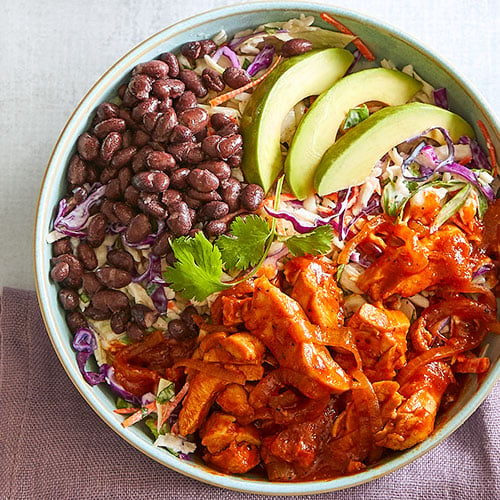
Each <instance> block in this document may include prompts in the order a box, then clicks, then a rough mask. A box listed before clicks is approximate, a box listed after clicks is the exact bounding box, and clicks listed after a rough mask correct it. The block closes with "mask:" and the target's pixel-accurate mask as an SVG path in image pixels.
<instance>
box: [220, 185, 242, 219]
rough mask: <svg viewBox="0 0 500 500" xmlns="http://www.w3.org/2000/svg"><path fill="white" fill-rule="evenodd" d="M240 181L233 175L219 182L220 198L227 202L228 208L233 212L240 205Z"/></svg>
mask: <svg viewBox="0 0 500 500" xmlns="http://www.w3.org/2000/svg"><path fill="white" fill-rule="evenodd" d="M241 189H242V188H241V183H240V181H239V180H238V179H235V178H234V177H229V179H226V180H224V181H222V182H221V188H220V190H219V191H220V194H221V196H222V199H223V200H224V201H225V202H226V203H227V204H228V206H229V210H230V211H231V212H235V211H236V210H238V208H239V206H240V200H239V198H240V194H241Z"/></svg>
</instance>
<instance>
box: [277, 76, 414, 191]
mask: <svg viewBox="0 0 500 500" xmlns="http://www.w3.org/2000/svg"><path fill="white" fill-rule="evenodd" d="M421 88H422V83H421V82H419V81H418V80H415V79H414V78H412V77H411V76H409V75H407V74H405V73H402V72H401V71H395V70H392V69H385V68H374V69H366V70H364V71H358V72H357V73H353V74H352V75H349V76H346V77H344V78H342V79H340V80H339V81H338V82H337V83H336V84H335V85H333V87H331V88H330V89H329V90H327V91H326V92H324V93H323V94H321V95H320V96H319V97H318V99H316V101H314V104H313V105H312V106H311V107H310V108H309V111H308V112H307V113H306V115H305V116H304V118H303V119H302V120H301V122H300V124H299V126H298V127H297V131H296V132H295V135H294V137H293V141H292V144H291V147H290V150H289V151H288V156H287V158H286V160H285V174H286V178H287V181H288V185H289V186H290V188H291V190H292V192H293V194H294V195H295V196H296V197H297V198H298V199H299V200H303V199H304V198H306V197H307V196H308V195H310V194H312V193H313V192H314V173H315V171H316V168H317V166H318V165H319V162H320V161H321V158H322V156H323V154H324V153H325V151H326V150H327V149H328V148H329V147H330V146H331V145H332V144H333V143H334V142H335V139H336V137H337V132H338V130H339V128H340V125H341V124H342V122H343V120H344V119H345V117H346V115H347V114H348V112H349V110H350V109H352V108H355V107H356V106H359V105H360V104H363V103H365V102H369V101H379V102H382V103H384V104H387V105H389V106H397V105H398V104H404V103H405V102H407V101H409V100H410V99H411V98H412V97H413V96H414V95H415V94H416V93H417V92H418V91H419V90H420V89H421Z"/></svg>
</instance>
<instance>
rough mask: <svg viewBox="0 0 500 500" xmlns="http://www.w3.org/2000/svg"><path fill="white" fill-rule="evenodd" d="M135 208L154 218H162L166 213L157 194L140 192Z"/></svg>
mask: <svg viewBox="0 0 500 500" xmlns="http://www.w3.org/2000/svg"><path fill="white" fill-rule="evenodd" d="M137 208H139V210H141V211H142V212H144V213H145V214H147V215H150V216H151V217H154V218H155V219H160V220H163V219H165V217H166V216H167V215H168V213H167V210H166V208H165V207H164V206H163V205H162V204H161V203H160V201H159V198H158V195H157V194H153V193H144V192H143V193H141V194H140V196H139V200H137Z"/></svg>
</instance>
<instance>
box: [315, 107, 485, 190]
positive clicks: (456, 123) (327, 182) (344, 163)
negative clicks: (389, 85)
mask: <svg viewBox="0 0 500 500" xmlns="http://www.w3.org/2000/svg"><path fill="white" fill-rule="evenodd" d="M431 127H443V128H445V129H446V130H447V131H448V132H449V134H450V136H451V138H452V140H453V141H454V142H456V141H458V139H459V138H460V137H461V136H463V135H465V136H468V137H471V138H474V137H475V134H474V130H473V129H472V127H471V126H470V125H469V124H468V123H467V122H466V121H465V120H464V119H463V118H462V117H461V116H458V115H456V114H455V113H452V112H451V111H446V110H445V109H442V108H439V107H438V106H433V105H431V104H423V103H421V102H411V103H409V104H401V105H400V106H391V107H389V108H384V109H381V110H380V111H377V112H376V113H374V114H373V115H371V116H369V117H368V118H367V119H366V120H364V121H362V122H361V123H359V124H358V125H356V126H355V127H353V128H352V129H350V130H349V131H347V132H346V134H345V135H343V136H342V137H341V138H340V139H339V140H338V141H337V142H335V144H333V146H331V147H330V149H328V151H327V152H326V153H325V154H324V156H323V158H322V160H321V162H320V164H319V165H318V168H317V170H316V174H315V176H314V185H315V187H316V191H317V193H318V194H319V195H320V196H323V195H325V194H329V193H334V192H336V191H339V190H341V189H345V188H347V187H349V186H357V185H358V184H361V183H362V182H363V181H364V180H365V179H366V177H367V176H368V175H370V172H371V171H372V169H373V167H374V165H375V164H376V163H377V161H378V160H380V158H382V156H384V154H385V153H387V152H388V151H389V150H390V149H392V148H393V147H395V146H397V145H398V144H401V143H402V142H403V141H405V140H407V139H409V138H411V137H413V136H416V135H418V134H420V133H421V132H423V131H424V130H426V129H428V128H431Z"/></svg>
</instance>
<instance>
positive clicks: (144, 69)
mask: <svg viewBox="0 0 500 500" xmlns="http://www.w3.org/2000/svg"><path fill="white" fill-rule="evenodd" d="M169 71H170V68H169V66H168V64H166V63H165V62H164V61H159V60H158V59H154V60H152V61H148V62H145V63H140V64H138V65H137V66H136V67H135V68H134V71H132V74H133V75H137V74H139V73H143V74H145V75H148V76H151V77H152V78H166V77H167V76H168V74H169Z"/></svg>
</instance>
